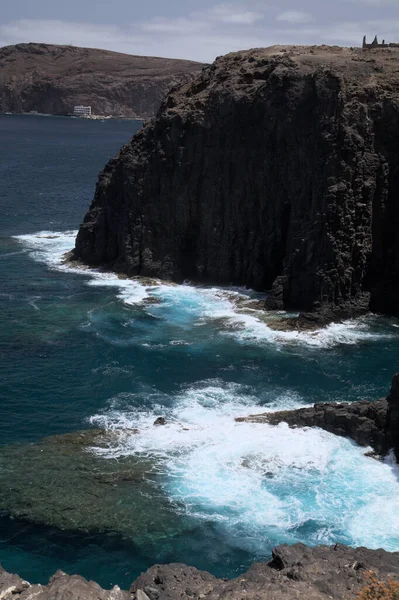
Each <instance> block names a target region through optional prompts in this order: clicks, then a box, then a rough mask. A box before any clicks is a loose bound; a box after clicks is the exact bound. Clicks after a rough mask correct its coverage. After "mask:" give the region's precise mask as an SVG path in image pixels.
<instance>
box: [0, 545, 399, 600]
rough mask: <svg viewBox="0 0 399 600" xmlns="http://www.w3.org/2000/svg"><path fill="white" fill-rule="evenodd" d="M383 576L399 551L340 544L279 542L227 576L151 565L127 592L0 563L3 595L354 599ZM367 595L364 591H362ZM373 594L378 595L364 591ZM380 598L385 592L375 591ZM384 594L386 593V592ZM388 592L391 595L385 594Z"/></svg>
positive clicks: (73, 599)
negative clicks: (38, 580)
mask: <svg viewBox="0 0 399 600" xmlns="http://www.w3.org/2000/svg"><path fill="white" fill-rule="evenodd" d="M369 571H373V572H374V573H375V574H376V576H377V577H379V578H380V580H381V581H385V582H386V581H387V580H388V579H389V578H392V577H393V578H395V580H397V578H398V576H399V556H398V555H397V553H392V554H390V553H389V552H385V551H384V550H367V549H366V548H358V549H353V548H348V547H346V546H342V545H340V544H336V545H335V546H331V547H327V546H319V547H316V548H307V547H306V546H304V545H303V544H295V545H294V546H285V545H284V546H278V547H277V548H275V550H274V551H273V557H272V560H271V561H270V562H269V563H258V564H254V565H252V567H251V568H250V569H249V571H248V572H247V573H245V574H244V575H242V576H239V577H237V578H236V579H233V580H231V581H226V580H221V579H217V578H216V577H214V576H213V575H211V574H210V573H207V572H206V571H198V569H195V568H194V567H187V566H186V565H182V564H170V565H155V566H154V567H151V568H150V569H149V570H148V571H147V572H146V573H144V574H143V575H141V576H140V577H139V578H138V579H137V580H136V581H135V582H134V583H133V584H132V586H131V588H130V590H129V592H127V591H122V590H120V589H119V588H118V587H117V586H115V587H114V588H113V589H112V590H111V591H107V590H104V589H102V588H101V587H100V586H99V585H97V584H96V583H94V582H92V581H90V582H88V581H86V580H85V579H83V577H79V576H77V575H73V576H69V575H66V574H65V573H63V572H61V571H58V572H57V573H56V574H55V575H54V577H52V578H51V579H50V582H49V584H48V585H47V586H41V585H31V584H29V583H28V582H26V581H23V580H22V579H21V578H20V577H18V576H17V575H11V574H9V573H7V572H6V571H4V570H3V569H2V568H1V567H0V598H2V600H11V599H12V600H30V599H31V598H33V597H34V598H37V600H51V599H53V598H57V600H82V599H83V598H84V599H85V600H129V599H130V600H198V599H201V600H204V599H208V600H222V599H226V598H229V599H230V600H242V598H246V599H247V600H259V598H265V599H266V598H270V599H272V598H273V600H303V599H304V598H306V600H327V599H336V600H355V599H356V598H358V592H359V590H360V589H362V588H364V587H365V586H366V585H367V572H369ZM365 597H366V596H365ZM367 597H370V598H371V597H373V598H374V597H375V598H377V596H371V595H370V596H367ZM378 597H383V596H378ZM384 597H386V598H388V596H387V595H386V596H384ZM389 597H390V596H389Z"/></svg>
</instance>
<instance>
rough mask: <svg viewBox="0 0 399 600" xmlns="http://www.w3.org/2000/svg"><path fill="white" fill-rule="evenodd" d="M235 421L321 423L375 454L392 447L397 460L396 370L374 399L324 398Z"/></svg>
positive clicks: (292, 424)
mask: <svg viewBox="0 0 399 600" xmlns="http://www.w3.org/2000/svg"><path fill="white" fill-rule="evenodd" d="M236 421H238V422H241V423H242V422H246V423H268V424H269V425H278V424H279V423H282V422H284V423H287V424H288V425H289V426H290V427H320V428H321V429H325V430H326V431H329V432H330V433H334V434H335V435H341V436H345V437H349V438H351V439H353V440H354V441H355V442H357V443H358V444H359V445H360V446H372V447H373V448H374V450H375V452H376V453H377V455H382V456H383V455H385V454H387V453H388V452H389V451H390V450H391V449H393V450H394V452H395V455H396V458H397V460H398V462H399V373H398V374H396V375H394V377H393V379H392V387H391V391H390V393H389V395H388V397H387V398H386V399H381V400H377V401H376V402H369V401H367V400H364V401H360V402H352V403H346V404H339V403H335V402H326V403H321V404H315V405H314V406H313V407H306V408H299V409H297V410H283V411H279V412H274V413H263V414H259V415H250V416H249V417H239V418H237V419H236Z"/></svg>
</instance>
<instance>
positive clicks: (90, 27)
mask: <svg viewBox="0 0 399 600" xmlns="http://www.w3.org/2000/svg"><path fill="white" fill-rule="evenodd" d="M3 2H4V3H3ZM3 2H2V10H1V13H0V46H4V45H7V44H16V43H18V42H49V43H55V44H74V45H76V46H89V47H95V48H107V49H109V50H116V51H119V52H128V53H130V54H144V55H150V56H166V57H172V58H189V59H192V60H199V61H206V62H210V61H212V60H213V59H214V58H215V57H216V56H218V55H220V54H225V53H226V52H231V51H234V50H240V49H244V48H254V47H260V46H270V45H273V44H320V43H325V44H339V45H345V46H352V45H360V43H361V40H362V37H363V35H364V34H367V35H368V37H369V38H372V37H374V35H375V34H376V33H377V34H378V35H379V36H380V37H381V38H383V37H385V39H386V40H387V41H396V42H399V0H265V1H264V0H248V1H247V2H239V1H238V2H226V3H218V2H217V0H216V1H212V0H196V1H194V0H140V1H137V0H109V1H107V2H106V1H104V0H67V1H65V0H3Z"/></svg>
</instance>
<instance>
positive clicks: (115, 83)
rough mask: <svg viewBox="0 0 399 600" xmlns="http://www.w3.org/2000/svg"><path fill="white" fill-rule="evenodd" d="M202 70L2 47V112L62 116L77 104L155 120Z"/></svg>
mask: <svg viewBox="0 0 399 600" xmlns="http://www.w3.org/2000/svg"><path fill="white" fill-rule="evenodd" d="M202 66H203V65H201V64H200V63H195V62H191V61H186V60H174V59H168V58H154V57H147V56H131V55H129V54H121V53H118V52H110V51H108V50H98V49H92V48H78V47H74V46H56V45H51V44H17V45H16V46H4V47H3V48H0V112H30V111H37V112H40V113H48V114H55V115H60V114H61V115H62V114H67V113H70V112H72V110H73V106H74V105H77V104H84V105H91V106H92V111H93V113H94V114H100V115H108V116H123V117H137V118H146V117H150V116H153V115H154V114H155V113H156V111H157V110H158V108H159V105H160V103H161V101H162V99H163V98H164V96H165V95H166V93H167V92H168V91H169V90H170V88H172V87H173V86H175V85H177V84H181V83H184V82H187V81H189V80H190V79H191V78H192V76H193V75H195V74H198V72H199V71H200V70H201V68H202Z"/></svg>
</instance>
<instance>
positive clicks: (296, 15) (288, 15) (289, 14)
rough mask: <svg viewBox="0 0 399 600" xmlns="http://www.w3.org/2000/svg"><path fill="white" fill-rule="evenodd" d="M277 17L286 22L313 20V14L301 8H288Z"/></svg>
mask: <svg viewBox="0 0 399 600" xmlns="http://www.w3.org/2000/svg"><path fill="white" fill-rule="evenodd" d="M276 19H277V21H285V22H286V23H310V22H311V21H313V17H312V15H311V14H309V13H306V12H302V11H299V10H287V11H285V12H282V13H280V14H279V15H277V17H276Z"/></svg>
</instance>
